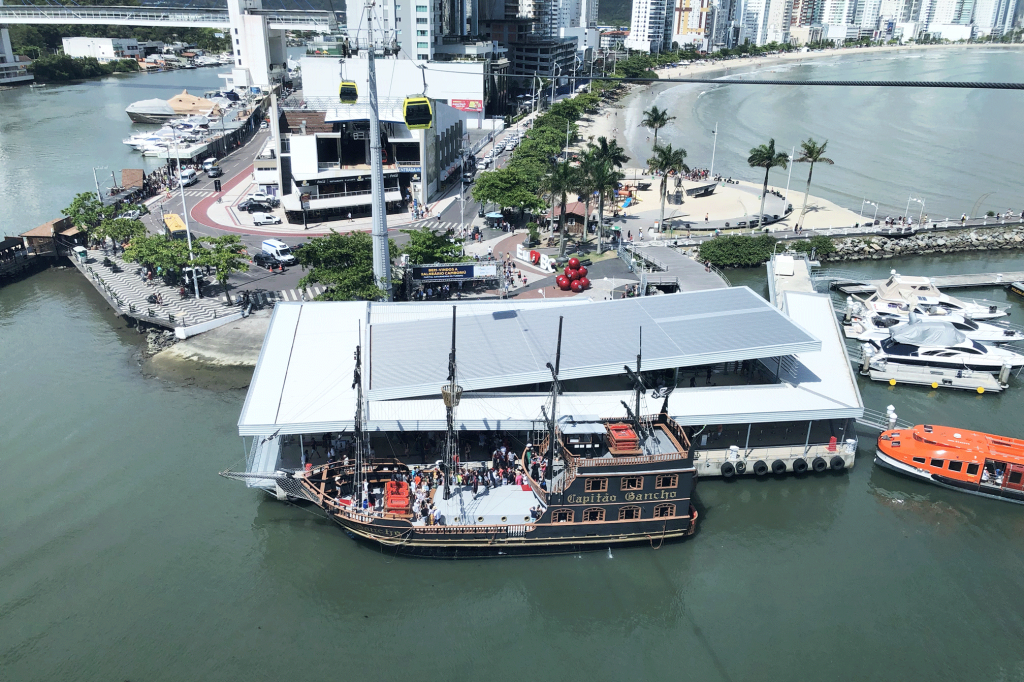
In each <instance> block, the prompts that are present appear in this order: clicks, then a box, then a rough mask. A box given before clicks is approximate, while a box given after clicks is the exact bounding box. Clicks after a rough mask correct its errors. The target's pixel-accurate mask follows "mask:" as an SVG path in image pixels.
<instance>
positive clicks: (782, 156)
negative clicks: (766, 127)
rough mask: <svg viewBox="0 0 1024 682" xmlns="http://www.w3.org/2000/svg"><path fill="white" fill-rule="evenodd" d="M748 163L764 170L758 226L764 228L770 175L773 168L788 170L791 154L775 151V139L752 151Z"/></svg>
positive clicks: (752, 166)
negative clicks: (765, 202)
mask: <svg viewBox="0 0 1024 682" xmlns="http://www.w3.org/2000/svg"><path fill="white" fill-rule="evenodd" d="M747 163H748V164H749V165H750V167H751V168H764V188H763V189H762V190H761V212H760V213H758V218H757V225H758V227H764V200H765V199H766V198H767V197H768V173H769V172H770V171H771V169H772V168H786V167H787V166H788V165H789V154H786V153H785V152H776V151H775V138H774V137H773V138H772V139H770V140H768V144H763V145H761V146H759V147H754V148H753V149H751V150H750V156H749V157H748V158H747Z"/></svg>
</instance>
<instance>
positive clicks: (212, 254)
mask: <svg viewBox="0 0 1024 682" xmlns="http://www.w3.org/2000/svg"><path fill="white" fill-rule="evenodd" d="M200 241H201V242H202V243H204V244H208V245H209V246H210V248H209V249H199V253H197V254H196V262H197V264H198V265H209V266H210V267H212V268H216V270H217V282H218V284H220V286H221V289H222V290H223V291H224V300H225V302H227V304H228V305H231V294H230V293H229V289H228V278H229V277H231V275H232V274H234V273H236V272H247V271H248V270H249V263H248V260H249V258H248V256H247V255H246V253H245V246H244V245H243V244H242V239H241V238H240V237H239V236H238V235H234V234H228V235H224V236H222V237H202V238H200Z"/></svg>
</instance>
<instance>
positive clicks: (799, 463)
mask: <svg viewBox="0 0 1024 682" xmlns="http://www.w3.org/2000/svg"><path fill="white" fill-rule="evenodd" d="M805 471H807V460H806V459H804V458H803V457H797V458H796V459H794V460H793V472H794V473H797V474H802V473H804V472H805Z"/></svg>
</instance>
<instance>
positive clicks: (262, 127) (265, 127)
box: [260, 121, 270, 130]
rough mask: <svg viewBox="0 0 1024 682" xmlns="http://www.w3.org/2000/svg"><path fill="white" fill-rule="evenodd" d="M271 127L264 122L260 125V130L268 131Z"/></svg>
mask: <svg viewBox="0 0 1024 682" xmlns="http://www.w3.org/2000/svg"><path fill="white" fill-rule="evenodd" d="M269 127H270V124H269V123H267V122H266V121H264V122H263V123H260V130H266V129H267V128H269Z"/></svg>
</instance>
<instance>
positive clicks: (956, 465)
mask: <svg viewBox="0 0 1024 682" xmlns="http://www.w3.org/2000/svg"><path fill="white" fill-rule="evenodd" d="M963 468H964V463H963V462H954V461H950V463H949V470H950V471H963Z"/></svg>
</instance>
